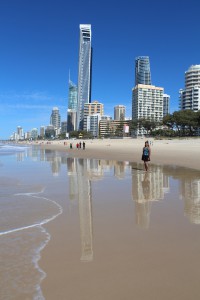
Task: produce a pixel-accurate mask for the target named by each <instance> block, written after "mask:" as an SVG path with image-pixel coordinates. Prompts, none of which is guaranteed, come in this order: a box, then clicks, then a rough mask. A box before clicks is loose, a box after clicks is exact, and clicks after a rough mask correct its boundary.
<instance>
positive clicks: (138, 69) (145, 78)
mask: <svg viewBox="0 0 200 300" xmlns="http://www.w3.org/2000/svg"><path fill="white" fill-rule="evenodd" d="M138 84H146V85H151V71H150V61H149V57H148V56H138V57H136V59H135V85H138Z"/></svg>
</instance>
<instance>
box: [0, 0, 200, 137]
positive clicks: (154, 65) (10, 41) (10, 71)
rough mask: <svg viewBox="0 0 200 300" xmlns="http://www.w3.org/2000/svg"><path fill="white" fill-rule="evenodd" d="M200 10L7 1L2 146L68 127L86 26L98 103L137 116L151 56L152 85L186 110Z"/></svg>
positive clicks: (198, 46) (1, 23) (199, 49)
mask: <svg viewBox="0 0 200 300" xmlns="http://www.w3.org/2000/svg"><path fill="white" fill-rule="evenodd" d="M199 11H200V2H199V1H198V0H190V1H187V2H186V3H185V1H184V2H183V1H181V0H168V1H161V0H151V1H147V0H143V1H135V0H123V1H117V0H101V1H94V0H85V1H76V0H73V1H68V0H66V1H65V0H34V1H33V0H0V139H7V138H9V136H10V135H11V134H12V133H13V132H15V131H16V128H17V126H22V127H23V129H24V131H28V130H31V129H32V128H34V127H36V128H38V129H39V128H40V126H41V125H44V126H46V125H49V122H50V115H51V111H52V108H53V107H54V106H57V107H58V108H59V110H60V113H61V121H64V120H66V110H67V105H68V77H69V69H70V74H71V76H70V77H71V80H72V81H73V82H74V83H76V84H77V78H78V51H79V24H91V26H92V46H93V71H92V101H93V100H98V101H99V102H101V103H103V104H104V111H105V114H107V115H111V116H113V110H114V106H115V105H118V104H123V105H125V106H126V109H127V113H126V116H127V117H128V116H131V96H132V88H133V87H134V79H135V78H134V66H135V57H137V56H143V55H145V56H149V57H150V65H151V78H152V84H154V85H156V86H161V87H164V92H165V93H167V94H169V95H170V96H171V103H170V112H171V113H172V112H173V111H174V110H178V97H179V89H180V88H184V72H185V71H186V70H187V69H188V68H189V67H190V66H191V65H192V64H200V35H199V29H200V17H199Z"/></svg>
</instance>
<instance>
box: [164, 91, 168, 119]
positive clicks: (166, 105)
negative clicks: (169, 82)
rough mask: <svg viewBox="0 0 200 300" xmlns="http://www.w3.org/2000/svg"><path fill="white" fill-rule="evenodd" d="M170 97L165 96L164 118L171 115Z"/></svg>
mask: <svg viewBox="0 0 200 300" xmlns="http://www.w3.org/2000/svg"><path fill="white" fill-rule="evenodd" d="M169 104H170V96H169V95H167V94H163V117H165V116H167V115H169Z"/></svg>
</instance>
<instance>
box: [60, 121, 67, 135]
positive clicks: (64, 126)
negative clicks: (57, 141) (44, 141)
mask: <svg viewBox="0 0 200 300" xmlns="http://www.w3.org/2000/svg"><path fill="white" fill-rule="evenodd" d="M61 133H67V121H63V122H61Z"/></svg>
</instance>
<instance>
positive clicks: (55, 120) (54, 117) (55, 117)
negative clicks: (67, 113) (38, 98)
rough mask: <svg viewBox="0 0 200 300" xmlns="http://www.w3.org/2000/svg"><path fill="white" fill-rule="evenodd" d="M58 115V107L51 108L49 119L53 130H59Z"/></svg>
mask: <svg viewBox="0 0 200 300" xmlns="http://www.w3.org/2000/svg"><path fill="white" fill-rule="evenodd" d="M60 119H61V118H60V113H59V109H58V107H53V110H52V113H51V118H50V124H51V125H53V126H54V128H55V129H59V128H60Z"/></svg>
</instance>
